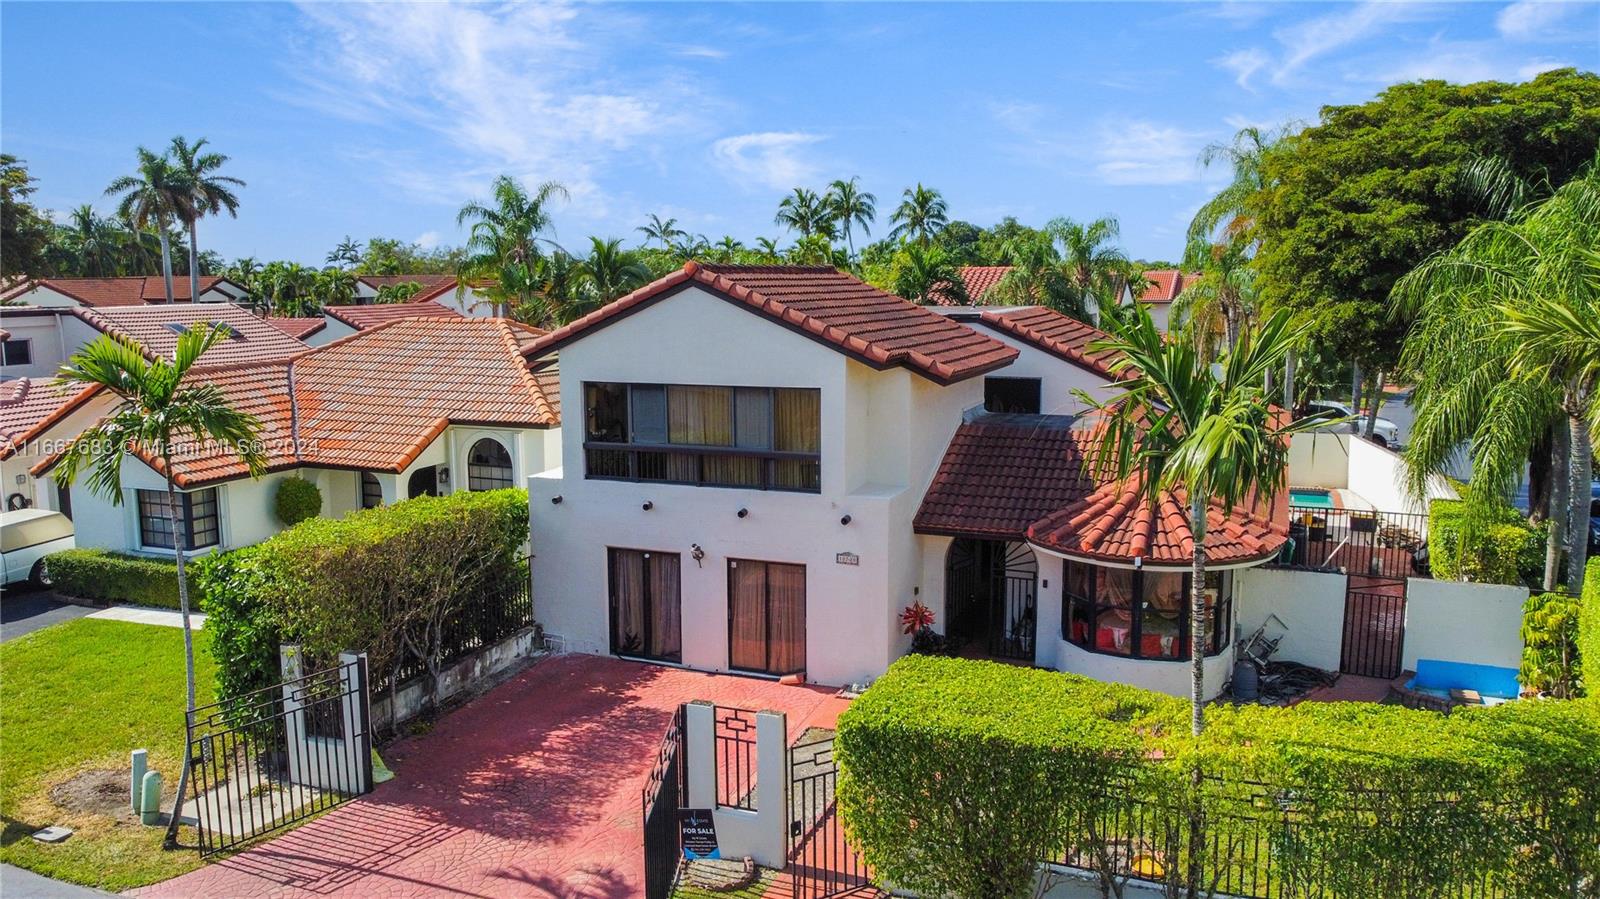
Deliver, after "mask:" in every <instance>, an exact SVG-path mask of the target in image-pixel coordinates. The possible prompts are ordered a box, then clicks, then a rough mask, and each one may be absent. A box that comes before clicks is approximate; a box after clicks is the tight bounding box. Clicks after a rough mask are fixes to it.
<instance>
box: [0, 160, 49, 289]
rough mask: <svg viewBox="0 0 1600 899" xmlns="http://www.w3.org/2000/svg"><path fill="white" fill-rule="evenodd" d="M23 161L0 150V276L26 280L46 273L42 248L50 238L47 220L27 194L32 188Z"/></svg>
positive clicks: (30, 177)
mask: <svg viewBox="0 0 1600 899" xmlns="http://www.w3.org/2000/svg"><path fill="white" fill-rule="evenodd" d="M33 182H34V179H33V177H32V176H30V175H29V174H28V168H27V164H26V163H24V162H23V161H22V160H20V159H18V158H17V157H15V156H12V155H11V154H9V153H0V279H4V280H6V281H10V280H12V279H14V278H26V279H29V280H32V279H35V278H40V277H43V276H44V275H46V274H47V273H48V270H47V264H46V260H45V250H46V247H47V246H48V244H49V241H50V221H49V220H48V219H46V218H45V217H44V216H43V215H41V214H40V213H39V210H37V209H35V208H34V206H33V204H32V203H29V202H28V197H29V196H31V195H32V194H33V192H34V190H35V188H34V186H33Z"/></svg>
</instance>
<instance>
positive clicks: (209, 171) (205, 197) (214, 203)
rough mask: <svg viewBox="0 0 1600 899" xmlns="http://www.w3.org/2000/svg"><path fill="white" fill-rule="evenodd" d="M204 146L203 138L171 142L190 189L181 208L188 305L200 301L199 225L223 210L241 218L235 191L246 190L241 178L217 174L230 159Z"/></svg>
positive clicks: (176, 164) (176, 165)
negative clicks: (186, 237)
mask: <svg viewBox="0 0 1600 899" xmlns="http://www.w3.org/2000/svg"><path fill="white" fill-rule="evenodd" d="M205 146H206V139H205V138H203V137H202V138H200V139H199V140H197V141H195V142H194V143H193V144H190V143H189V142H188V141H186V140H184V139H183V136H182V135H179V136H178V137H174V138H173V139H172V148H171V150H170V153H171V155H172V167H173V168H174V169H176V170H177V171H178V172H179V173H180V174H181V175H182V176H183V181H184V183H185V184H186V185H187V186H188V189H189V192H188V197H187V199H186V201H185V202H184V203H181V204H179V206H178V219H179V220H180V221H182V222H183V224H184V225H186V226H187V227H188V229H189V301H190V302H193V303H198V302H199V301H200V239H199V235H198V233H197V231H198V223H199V221H200V219H202V218H204V217H205V216H208V215H216V214H217V213H220V212H223V211H224V210H226V211H227V213H228V215H230V216H232V217H234V218H238V217H239V198H238V197H237V196H235V195H234V193H233V188H235V187H244V186H245V184H244V182H243V181H240V180H239V179H238V178H233V177H229V176H228V175H219V174H217V170H218V169H220V168H222V167H223V166H224V165H226V164H227V162H228V157H226V156H224V155H222V154H221V153H207V152H205Z"/></svg>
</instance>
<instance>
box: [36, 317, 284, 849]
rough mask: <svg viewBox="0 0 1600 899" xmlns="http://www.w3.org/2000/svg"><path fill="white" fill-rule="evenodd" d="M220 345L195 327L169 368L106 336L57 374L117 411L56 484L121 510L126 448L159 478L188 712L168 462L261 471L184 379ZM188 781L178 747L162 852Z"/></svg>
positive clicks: (208, 392) (188, 643) (176, 525)
mask: <svg viewBox="0 0 1600 899" xmlns="http://www.w3.org/2000/svg"><path fill="white" fill-rule="evenodd" d="M225 339H227V335H226V332H224V331H222V330H220V329H213V328H209V327H207V326H205V325H199V326H197V327H195V328H193V329H191V330H189V331H185V332H184V333H182V334H180V335H178V342H177V345H176V347H175V349H174V350H173V358H172V361H171V362H168V361H167V359H166V358H165V357H163V356H159V355H154V356H150V357H147V356H146V355H145V353H144V352H143V350H142V349H141V348H140V347H139V345H138V344H136V343H134V342H132V341H128V340H119V339H118V338H115V337H112V336H111V335H109V334H106V335H101V336H100V337H98V338H96V339H95V340H93V341H91V342H90V343H88V344H87V345H85V346H84V347H83V348H82V349H80V350H79V351H78V352H76V353H74V354H73V355H72V358H71V359H69V360H67V363H66V364H65V365H63V366H62V367H61V372H60V377H61V378H62V380H64V381H66V382H68V383H72V384H78V385H80V386H90V385H92V386H96V387H99V388H101V389H103V390H105V391H106V392H107V393H110V394H111V395H113V396H115V397H116V398H117V400H118V405H117V406H116V408H115V409H113V410H112V411H111V412H110V413H109V414H108V415H106V416H105V417H104V418H102V419H101V420H100V422H99V423H98V424H96V425H93V426H91V427H89V428H87V429H85V430H84V431H83V433H81V434H79V435H78V436H77V437H76V438H75V439H74V440H73V441H72V443H70V444H69V445H68V446H67V449H66V451H65V453H64V454H63V455H62V457H61V461H60V463H59V465H58V466H57V468H56V479H57V481H58V482H59V483H61V484H71V483H72V482H73V481H75V480H77V478H78V476H79V475H80V474H83V473H85V472H87V474H88V485H89V489H90V490H92V491H94V492H95V493H98V494H100V495H102V496H104V497H105V498H106V499H109V500H110V501H111V502H112V504H113V505H121V504H122V496H123V493H122V460H123V458H124V456H125V455H126V454H127V453H128V452H129V450H130V449H131V450H132V451H134V452H136V453H138V454H140V455H141V456H143V457H144V458H146V459H149V460H152V461H154V462H157V463H159V465H160V471H161V472H163V473H164V475H165V477H166V482H167V515H168V517H169V519H170V522H171V526H172V533H173V542H174V544H176V545H175V546H174V552H173V556H174V558H175V559H176V561H177V565H178V611H179V613H180V615H181V616H182V619H183V656H184V675H185V688H186V692H185V696H186V697H187V698H188V702H189V705H188V708H189V709H190V710H193V709H194V708H195V686H194V684H195V677H194V634H193V631H192V630H191V629H190V626H189V579H188V575H187V571H186V564H187V561H188V559H187V556H188V553H187V551H186V550H187V543H188V542H189V535H190V528H189V521H188V515H187V514H186V509H185V507H184V506H183V505H182V503H181V502H180V501H179V498H178V488H177V484H176V482H175V481H174V480H173V473H172V463H173V459H174V457H175V455H176V453H177V452H178V450H179V448H180V447H183V446H186V445H201V444H206V445H212V446H216V447H220V448H223V450H224V451H226V452H230V453H232V454H233V455H236V456H237V457H238V458H239V460H240V461H242V462H243V463H244V464H245V466H246V468H247V469H248V470H249V472H250V474H251V475H252V476H254V477H259V476H260V475H261V474H262V473H264V472H265V471H266V467H267V466H266V459H265V458H264V457H263V456H262V454H261V450H260V449H259V448H258V447H257V446H256V434H257V431H258V423H257V422H256V419H255V418H254V417H252V416H251V415H249V414H247V413H244V412H241V411H239V410H238V409H235V408H234V407H233V406H232V405H231V404H230V403H229V401H228V398H227V397H226V396H224V395H223V393H222V390H221V389H220V388H218V387H217V385H215V384H213V383H211V382H209V381H204V380H198V381H192V380H189V379H187V378H186V377H185V376H186V375H187V374H188V373H189V370H190V369H191V368H193V367H194V365H195V363H197V362H198V361H199V360H200V357H201V356H202V355H204V354H205V352H206V351H207V350H209V349H211V348H212V347H213V346H216V345H217V344H218V343H220V342H222V341H223V340H225ZM188 781H189V748H188V743H187V741H185V743H184V759H183V766H182V768H180V769H179V775H178V791H177V799H176V800H175V805H174V807H173V810H172V819H171V824H170V825H169V826H168V828H167V843H168V845H169V846H170V845H172V844H173V843H174V841H175V840H176V838H177V833H178V820H179V818H180V817H181V816H182V813H183V799H184V794H185V793H186V792H187V791H188Z"/></svg>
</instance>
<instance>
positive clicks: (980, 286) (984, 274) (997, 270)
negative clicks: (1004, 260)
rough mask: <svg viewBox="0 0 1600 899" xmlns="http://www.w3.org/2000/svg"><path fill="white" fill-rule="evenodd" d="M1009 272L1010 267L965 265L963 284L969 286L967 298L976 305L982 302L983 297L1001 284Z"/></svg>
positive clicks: (962, 271)
mask: <svg viewBox="0 0 1600 899" xmlns="http://www.w3.org/2000/svg"><path fill="white" fill-rule="evenodd" d="M1009 271H1011V266H1009V265H963V266H962V267H961V282H962V283H963V284H965V285H966V286H967V297H968V298H970V299H971V300H972V302H974V303H980V302H982V301H983V295H984V294H986V293H988V292H989V290H990V289H991V288H993V287H994V286H995V285H996V284H999V283H1000V280H1001V279H1002V278H1004V277H1005V276H1006V273H1007V272H1009Z"/></svg>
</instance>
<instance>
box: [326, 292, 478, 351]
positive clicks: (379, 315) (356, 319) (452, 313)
mask: <svg viewBox="0 0 1600 899" xmlns="http://www.w3.org/2000/svg"><path fill="white" fill-rule="evenodd" d="M423 317H428V318H440V317H442V318H461V317H462V315H461V313H460V312H457V311H456V310H455V309H452V308H450V307H449V306H446V305H444V304H442V303H439V302H436V301H434V300H421V301H409V302H405V303H375V304H372V305H368V306H325V307H323V309H322V319H321V321H322V323H323V327H321V328H318V329H315V330H313V331H311V332H310V333H309V334H307V335H306V337H305V338H304V339H305V342H306V343H308V344H310V345H312V346H324V345H326V344H330V343H333V342H334V341H335V340H339V339H341V338H344V337H349V336H350V335H351V334H355V333H356V332H358V331H365V330H367V329H369V328H375V327H378V326H379V325H384V324H388V323H389V322H392V321H399V320H400V319H403V318H423Z"/></svg>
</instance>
